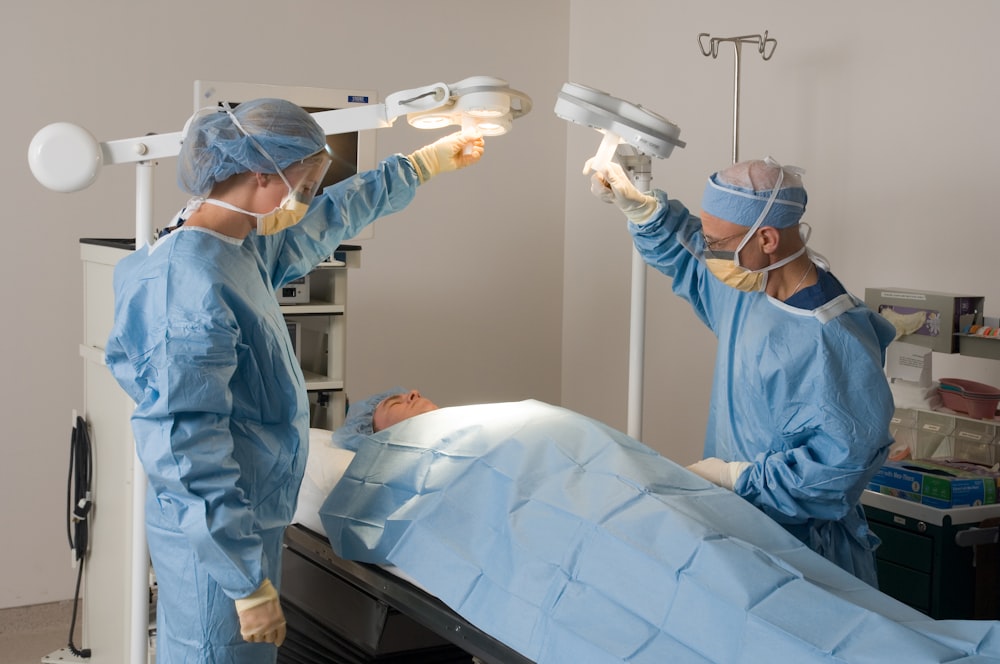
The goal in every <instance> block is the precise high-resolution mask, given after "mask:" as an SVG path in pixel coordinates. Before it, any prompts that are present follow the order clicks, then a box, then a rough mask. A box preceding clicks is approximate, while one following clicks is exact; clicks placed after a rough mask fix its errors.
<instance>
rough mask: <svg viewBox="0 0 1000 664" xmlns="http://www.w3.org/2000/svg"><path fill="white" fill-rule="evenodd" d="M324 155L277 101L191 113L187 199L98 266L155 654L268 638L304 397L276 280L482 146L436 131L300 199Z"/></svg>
mask: <svg viewBox="0 0 1000 664" xmlns="http://www.w3.org/2000/svg"><path fill="white" fill-rule="evenodd" d="M467 146H469V149H466V147H467ZM327 150H328V148H327V144H326V137H325V136H324V133H323V131H322V129H321V128H320V127H319V125H317V124H316V122H315V121H314V120H313V119H312V117H311V116H310V115H309V114H308V113H306V112H305V111H304V110H303V109H301V108H300V107H298V106H296V105H294V104H292V103H290V102H287V101H284V100H277V99H258V100H254V101H250V102H246V103H243V104H240V105H239V106H238V107H236V108H235V109H229V108H219V109H210V110H209V112H207V113H206V112H200V113H197V114H195V116H194V117H193V118H192V119H191V120H190V121H189V123H188V127H187V128H186V130H185V134H184V139H183V144H182V147H181V151H180V155H179V160H178V172H177V173H178V175H177V178H178V183H179V184H180V186H181V188H182V189H184V190H185V191H186V192H188V193H190V194H191V195H192V196H193V197H194V198H192V199H191V200H190V201H189V202H188V204H187V205H186V207H185V208H184V210H182V211H181V213H179V214H178V215H177V218H176V219H175V220H174V222H173V223H172V225H171V227H170V228H169V229H168V231H169V232H165V233H164V234H162V235H161V237H160V238H159V240H158V241H157V242H156V243H155V244H153V245H152V246H150V247H149V248H146V249H141V250H139V251H136V252H135V253H133V254H131V255H129V256H127V257H125V258H123V259H122V260H121V261H120V262H119V263H118V265H117V267H116V268H115V274H114V289H115V320H114V325H113V329H112V331H111V334H110V338H109V339H108V344H107V350H106V360H107V364H108V366H109V367H110V368H111V371H112V373H113V374H114V376H115V378H116V379H117V381H118V382H119V384H120V385H121V386H122V388H124V390H125V391H126V392H127V393H128V394H129V396H131V397H132V399H134V400H135V403H136V408H135V412H134V414H133V416H132V430H133V433H134V436H135V441H136V446H137V450H138V455H139V459H140V461H141V463H142V466H143V468H144V470H145V472H146V475H147V476H148V478H149V491H148V496H147V501H146V530H147V536H148V542H149V550H150V555H151V558H152V562H153V568H154V570H155V572H156V579H157V584H158V602H157V614H156V615H157V618H156V623H157V625H156V628H157V643H156V659H157V662H160V663H161V664H169V663H171V662H215V663H223V662H228V663H236V662H239V663H240V664H245V663H248V662H249V663H256V662H274V661H275V660H276V656H277V648H276V646H280V645H281V642H282V640H283V639H284V636H285V621H284V616H283V613H282V610H281V606H280V602H279V599H278V588H277V585H278V584H279V582H280V578H281V568H280V563H281V546H282V536H283V533H284V530H285V527H286V526H287V525H288V523H289V522H290V520H291V517H292V514H293V512H294V510H295V503H296V497H297V494H298V490H299V484H300V480H301V479H302V474H303V470H304V467H305V462H306V454H307V445H308V426H309V404H308V399H307V395H306V389H305V384H304V382H303V377H302V372H301V370H300V368H299V365H298V363H297V362H296V359H295V354H294V351H293V349H292V347H291V342H290V340H289V337H288V332H287V328H286V326H285V323H284V321H283V319H282V314H281V311H280V310H279V306H278V302H277V298H276V297H275V295H274V292H275V289H277V288H279V287H280V286H282V285H283V284H286V283H288V282H290V281H292V280H294V279H297V278H299V277H301V276H303V275H305V274H307V273H308V272H309V271H310V270H312V269H313V268H314V267H315V266H316V265H317V264H318V263H320V262H321V261H322V260H324V259H325V258H327V257H329V256H330V255H331V254H332V253H333V251H334V250H335V249H336V247H337V245H338V244H339V243H340V242H341V241H342V240H343V239H344V238H349V237H352V236H354V235H356V234H357V233H358V232H359V231H360V230H361V229H363V228H364V227H365V226H367V225H368V224H370V223H371V222H372V221H374V220H375V219H377V218H378V217H381V216H383V215H386V214H390V213H393V212H397V211H399V210H401V209H403V208H404V207H406V205H407V204H408V203H409V202H410V201H411V200H412V199H413V197H414V194H415V192H416V189H417V186H418V185H419V184H421V183H423V182H425V181H427V179H429V178H431V177H433V176H434V175H435V174H437V173H440V172H445V171H451V170H455V169H458V168H462V167H464V166H467V165H470V164H473V163H475V162H476V161H478V160H479V158H480V157H481V156H482V152H483V140H482V138H481V137H478V136H471V135H465V134H461V133H456V134H452V135H450V136H446V137H444V138H442V139H440V140H438V141H437V142H435V143H433V144H431V145H428V146H426V147H424V148H421V149H420V150H417V151H416V152H414V153H413V154H411V155H409V156H403V155H393V156H390V157H388V158H386V159H385V160H384V161H382V162H381V163H380V164H379V165H378V166H377V167H376V168H375V169H373V170H371V171H368V172H364V173H360V174H358V175H357V176H355V177H352V178H349V179H347V180H345V181H342V182H340V183H338V184H335V185H332V186H329V187H327V188H326V189H325V190H324V191H323V192H322V193H321V194H320V195H319V196H315V195H316V192H317V189H318V188H319V184H320V182H321V180H322V179H323V175H324V174H325V172H326V170H327V168H328V166H329V164H330V155H329V154H328V152H327ZM314 196H315V198H314Z"/></svg>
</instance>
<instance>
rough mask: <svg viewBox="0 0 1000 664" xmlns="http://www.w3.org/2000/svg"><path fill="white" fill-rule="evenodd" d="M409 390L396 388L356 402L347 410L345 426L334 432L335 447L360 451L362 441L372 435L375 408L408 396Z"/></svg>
mask: <svg viewBox="0 0 1000 664" xmlns="http://www.w3.org/2000/svg"><path fill="white" fill-rule="evenodd" d="M407 392H409V390H406V389H404V388H402V387H394V388H392V389H391V390H386V391H385V392H381V393H379V394H376V395H374V396H371V397H368V398H367V399H365V400H364V401H355V402H354V403H352V404H351V407H350V408H348V409H347V418H346V419H345V420H344V424H343V425H342V426H340V427H339V428H338V429H337V430H336V431H334V432H333V445H334V447H341V448H343V449H345V450H354V451H355V452H357V451H358V447H360V446H361V440H362V439H363V438H365V437H366V436H370V435H372V433H373V432H374V429H373V427H372V417H374V415H375V408H376V407H377V406H378V405H379V404H380V403H382V402H383V401H385V400H386V399H388V398H389V397H391V396H395V395H397V394H406V393H407Z"/></svg>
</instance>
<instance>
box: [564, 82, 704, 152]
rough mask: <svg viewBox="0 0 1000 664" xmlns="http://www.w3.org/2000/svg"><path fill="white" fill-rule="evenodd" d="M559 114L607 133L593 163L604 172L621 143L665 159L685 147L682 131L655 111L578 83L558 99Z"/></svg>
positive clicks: (572, 84)
mask: <svg viewBox="0 0 1000 664" xmlns="http://www.w3.org/2000/svg"><path fill="white" fill-rule="evenodd" d="M555 114H556V115H558V116H559V117H560V118H562V119H563V120H566V121H568V122H573V123H575V124H581V125H585V126H587V127H591V128H592V129H596V130H597V131H599V132H601V133H602V134H604V138H603V139H602V140H601V145H600V147H599V148H598V150H597V154H596V155H595V156H594V160H593V161H592V162H591V166H592V167H593V169H594V170H601V169H602V168H603V167H604V166H605V165H607V163H608V162H609V161H611V159H612V158H613V157H614V155H615V152H616V151H617V150H618V146H619V145H620V144H625V145H630V146H632V147H633V148H635V150H636V151H638V152H639V153H640V157H641V156H644V155H651V156H653V157H659V158H660V159H665V158H667V157H669V156H670V153H671V152H673V149H674V147H675V146H676V147H684V146H685V145H686V143H684V141H682V140H680V138H679V137H680V133H681V130H680V128H679V127H678V126H677V125H675V124H674V123H673V122H671V121H670V120H667V119H666V118H664V117H663V116H661V115H658V114H656V113H653V112H652V111H650V110H648V109H645V108H643V107H642V106H637V105H635V104H631V103H629V102H627V101H623V100H621V99H618V98H617V97H612V96H611V95H609V94H608V93H606V92H602V91H600V90H596V89H594V88H589V87H587V86H585V85H580V84H578V83H565V84H563V87H562V90H561V91H560V92H559V97H558V98H557V99H556V106H555Z"/></svg>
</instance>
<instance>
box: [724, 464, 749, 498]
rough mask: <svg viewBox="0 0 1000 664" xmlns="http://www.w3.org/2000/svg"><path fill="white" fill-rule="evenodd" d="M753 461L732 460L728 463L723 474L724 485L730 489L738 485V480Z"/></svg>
mask: <svg viewBox="0 0 1000 664" xmlns="http://www.w3.org/2000/svg"><path fill="white" fill-rule="evenodd" d="M751 465H753V464H751V463H749V462H747V461H730V462H729V463H727V464H726V468H725V472H724V473H723V474H722V482H723V486H725V487H726V488H727V489H729V490H730V491H732V490H733V487H735V486H736V482H737V481H738V480H739V479H740V475H742V474H743V473H744V472H745V471H746V469H747V468H749V467H750V466H751Z"/></svg>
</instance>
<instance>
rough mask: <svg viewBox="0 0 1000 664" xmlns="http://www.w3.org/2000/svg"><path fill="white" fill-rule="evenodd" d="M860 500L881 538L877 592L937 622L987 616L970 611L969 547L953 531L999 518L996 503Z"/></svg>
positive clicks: (867, 496)
mask: <svg viewBox="0 0 1000 664" xmlns="http://www.w3.org/2000/svg"><path fill="white" fill-rule="evenodd" d="M861 503H862V506H863V507H864V510H865V515H866V516H867V517H868V522H869V525H870V526H871V528H872V530H873V531H874V532H875V534H876V535H878V536H879V538H881V540H882V545H881V546H880V547H879V548H878V550H877V551H876V552H875V555H876V560H877V564H878V577H879V588H880V589H881V590H882V592H884V593H886V594H887V595H889V596H891V597H894V598H896V599H898V600H899V601H901V602H903V603H905V604H908V605H909V606H912V607H913V608H915V609H917V610H918V611H921V612H923V613H926V614H927V615H928V616H930V617H932V618H935V619H939V620H943V619H952V618H957V619H975V618H983V617H992V616H976V615H975V613H976V568H975V564H974V550H973V548H972V547H968V546H960V545H959V544H957V543H956V541H955V535H956V534H957V533H958V532H960V531H962V530H965V529H968V528H972V527H976V526H978V525H979V524H980V522H982V521H983V520H985V519H989V518H994V517H998V516H1000V505H983V506H978V507H956V508H951V509H937V508H933V507H929V506H927V505H922V504H920V503H915V502H912V501H908V500H903V499H900V498H894V497H892V496H887V495H884V494H880V493H875V492H873V491H865V492H864V494H863V495H862V498H861Z"/></svg>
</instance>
